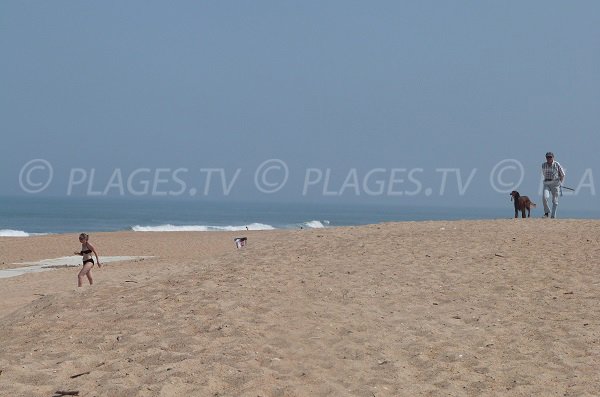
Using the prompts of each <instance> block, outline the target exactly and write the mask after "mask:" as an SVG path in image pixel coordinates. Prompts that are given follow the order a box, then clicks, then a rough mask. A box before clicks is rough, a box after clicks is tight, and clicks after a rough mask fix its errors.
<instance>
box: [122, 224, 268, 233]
mask: <svg viewBox="0 0 600 397" xmlns="http://www.w3.org/2000/svg"><path fill="white" fill-rule="evenodd" d="M273 229H275V228H274V227H273V226H271V225H265V224H263V223H251V224H249V225H242V226H204V225H180V226H178V225H170V224H167V225H159V226H140V225H136V226H133V227H132V228H131V230H133V231H134V232H218V231H227V232H234V231H238V230H273Z"/></svg>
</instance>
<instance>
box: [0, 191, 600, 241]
mask: <svg viewBox="0 0 600 397" xmlns="http://www.w3.org/2000/svg"><path fill="white" fill-rule="evenodd" d="M541 214H542V211H540V209H539V208H538V209H537V210H536V211H535V214H532V216H536V217H539V216H541ZM512 215H513V209H512V205H511V203H510V202H509V201H507V204H506V207H504V208H450V207H449V208H444V207H417V206H401V205H390V204H385V205H375V204H334V203H259V202H255V203H238V202H205V201H194V200H174V199H172V200H168V199H148V198H145V199H123V198H107V197H103V198H81V197H66V198H65V197H38V196H30V197H28V196H25V197H0V236H5V237H6V236H9V237H27V236H32V235H40V234H56V233H81V232H86V233H89V232H108V231H124V230H129V231H131V230H133V231H137V232H152V231H206V232H210V231H235V230H246V228H248V229H249V230H271V229H300V228H305V229H310V228H326V227H336V226H351V225H365V224H375V223H382V222H394V221H424V220H460V219H502V218H504V219H508V218H511V217H512ZM566 216H567V217H570V218H595V219H598V218H600V213H598V212H594V213H591V212H581V213H569V214H566Z"/></svg>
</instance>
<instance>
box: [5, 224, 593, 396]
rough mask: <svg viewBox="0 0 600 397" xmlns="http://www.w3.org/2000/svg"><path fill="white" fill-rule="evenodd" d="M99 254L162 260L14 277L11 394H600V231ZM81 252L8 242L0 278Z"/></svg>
mask: <svg viewBox="0 0 600 397" xmlns="http://www.w3.org/2000/svg"><path fill="white" fill-rule="evenodd" d="M238 235H245V236H247V237H248V241H249V244H248V246H247V247H245V248H243V249H240V250H237V249H235V245H234V244H233V237H235V236H238ZM91 241H92V242H93V243H95V245H96V246H97V248H98V249H99V251H100V254H101V255H103V254H105V255H132V256H133V255H147V256H148V255H151V256H154V258H151V259H145V260H137V261H130V262H117V263H110V264H107V265H106V266H105V267H103V268H102V269H101V270H98V269H97V268H94V278H95V284H94V286H92V287H90V286H85V287H84V288H80V289H77V288H76V287H75V285H76V273H77V271H78V269H74V268H66V269H57V270H54V271H50V272H44V273H35V274H27V275H23V276H19V277H15V278H10V279H0V395H1V396H27V397H30V396H53V395H60V394H57V393H56V392H57V391H65V392H75V391H78V392H79V395H80V396H109V397H115V396H365V397H367V396H599V395H600V376H599V375H598V374H599V373H600V302H599V295H600V294H599V292H600V270H599V266H598V265H599V263H598V262H599V259H598V258H600V222H598V221H584V220H548V219H528V220H520V219H519V220H498V221H458V222H418V223H415V222H407V223H396V224H383V225H372V226H364V227H348V228H335V229H322V230H299V231H261V232H245V233H217V232H210V233H207V232H198V233H187V232H182V233H178V232H171V233H129V232H127V233H98V234H94V235H92V237H91ZM78 248H79V246H78V243H77V236H76V235H55V236H39V237H29V238H0V268H10V267H18V266H19V265H12V263H13V262H18V261H33V260H40V259H44V258H54V257H60V256H65V255H69V254H70V253H71V252H73V251H75V250H77V249H78Z"/></svg>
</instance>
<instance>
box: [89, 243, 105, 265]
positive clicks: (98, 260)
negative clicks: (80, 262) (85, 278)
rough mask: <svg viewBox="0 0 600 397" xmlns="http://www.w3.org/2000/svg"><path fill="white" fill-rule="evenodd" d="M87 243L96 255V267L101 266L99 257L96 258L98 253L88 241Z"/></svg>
mask: <svg viewBox="0 0 600 397" xmlns="http://www.w3.org/2000/svg"><path fill="white" fill-rule="evenodd" d="M87 245H88V248H89V249H91V250H92V252H93V253H94V255H96V263H97V264H98V267H102V265H101V264H100V258H98V253H97V252H96V248H95V247H94V246H93V245H92V244H90V243H88V244H87Z"/></svg>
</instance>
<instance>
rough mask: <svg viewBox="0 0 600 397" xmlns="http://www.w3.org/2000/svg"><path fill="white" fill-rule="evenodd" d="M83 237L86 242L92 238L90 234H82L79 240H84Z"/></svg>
mask: <svg viewBox="0 0 600 397" xmlns="http://www.w3.org/2000/svg"><path fill="white" fill-rule="evenodd" d="M82 237H83V238H84V239H85V240H87V239H89V238H90V235H89V234H87V233H81V234H80V235H79V238H82Z"/></svg>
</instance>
